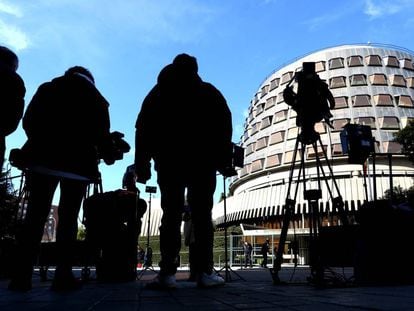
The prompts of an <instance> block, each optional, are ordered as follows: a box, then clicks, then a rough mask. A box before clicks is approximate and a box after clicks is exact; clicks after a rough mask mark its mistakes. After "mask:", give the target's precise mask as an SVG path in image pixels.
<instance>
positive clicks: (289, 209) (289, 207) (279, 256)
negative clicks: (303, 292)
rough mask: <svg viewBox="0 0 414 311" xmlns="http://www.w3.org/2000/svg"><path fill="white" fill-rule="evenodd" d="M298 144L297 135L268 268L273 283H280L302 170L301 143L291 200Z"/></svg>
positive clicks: (303, 150) (302, 152) (302, 154)
mask: <svg viewBox="0 0 414 311" xmlns="http://www.w3.org/2000/svg"><path fill="white" fill-rule="evenodd" d="M298 146H299V136H298V137H297V138H296V144H295V150H294V152H293V159H292V165H291V168H290V174H289V185H288V191H287V195H286V202H285V206H284V215H283V220H282V231H281V233H280V238H279V246H278V248H277V252H276V258H275V261H274V263H273V268H271V269H270V274H271V275H272V279H273V284H274V285H278V284H281V281H280V278H279V271H280V269H281V267H282V262H283V251H284V248H285V244H286V237H287V232H288V229H289V224H290V220H291V218H292V214H293V212H294V209H295V204H296V196H297V193H298V188H299V182H300V175H301V172H302V170H304V153H305V148H304V144H303V143H301V159H300V160H301V161H300V167H299V174H298V181H297V184H296V189H295V197H294V199H293V200H292V199H290V198H289V196H290V187H291V184H292V180H293V171H294V169H295V161H296V155H297V151H298Z"/></svg>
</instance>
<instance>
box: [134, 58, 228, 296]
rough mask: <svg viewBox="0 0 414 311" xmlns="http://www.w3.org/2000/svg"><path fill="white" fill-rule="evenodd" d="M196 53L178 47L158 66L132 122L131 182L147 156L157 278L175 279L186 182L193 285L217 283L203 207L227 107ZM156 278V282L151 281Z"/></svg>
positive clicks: (222, 141) (219, 160) (207, 208)
mask: <svg viewBox="0 0 414 311" xmlns="http://www.w3.org/2000/svg"><path fill="white" fill-rule="evenodd" d="M197 66H198V65H197V61H196V59H195V58H194V57H192V56H189V55H187V54H180V55H178V56H177V57H176V58H175V59H174V61H173V63H172V64H170V65H167V66H166V67H165V68H164V69H163V70H161V72H160V74H159V76H158V83H157V85H156V86H155V87H154V88H153V89H152V90H151V91H150V92H149V94H148V95H147V96H146V98H145V100H144V102H143V104H142V107H141V111H140V113H139V115H138V118H137V122H136V142H135V148H136V150H135V169H136V174H137V178H138V182H142V183H145V182H146V181H147V180H148V179H149V178H150V176H151V171H150V160H151V159H153V160H154V163H155V170H156V171H157V177H158V184H159V187H160V190H161V208H162V210H163V215H162V220H161V227H160V251H161V261H160V263H159V265H160V274H159V276H158V279H157V281H158V283H159V285H160V286H161V287H168V288H171V287H175V285H176V282H175V272H176V269H177V267H176V264H175V258H177V256H178V254H179V251H180V247H181V235H180V225H181V221H182V210H183V206H184V193H185V190H186V189H187V198H188V204H189V205H190V206H191V217H192V222H193V225H194V236H195V248H196V251H195V253H194V254H195V256H196V258H195V261H196V262H197V269H198V271H197V273H198V286H200V287H210V286H216V285H222V284H224V280H223V278H221V277H220V276H218V275H216V274H215V273H213V225H212V220H211V209H212V207H213V195H214V191H215V187H216V171H217V170H219V171H221V170H225V169H226V168H228V167H229V166H231V154H232V152H231V150H232V149H231V148H232V145H231V137H232V123H231V112H230V110H229V108H228V106H227V103H226V100H225V99H224V97H223V96H222V94H221V93H220V92H219V91H218V90H217V89H216V88H215V87H214V86H213V85H211V84H209V83H206V82H203V81H202V80H201V78H200V77H199V76H198V73H197V71H198V67H197ZM155 284H156V283H155Z"/></svg>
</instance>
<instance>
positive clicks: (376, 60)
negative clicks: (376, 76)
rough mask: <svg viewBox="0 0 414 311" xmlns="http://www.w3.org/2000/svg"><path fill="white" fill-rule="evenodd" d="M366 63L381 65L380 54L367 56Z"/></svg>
mask: <svg viewBox="0 0 414 311" xmlns="http://www.w3.org/2000/svg"><path fill="white" fill-rule="evenodd" d="M365 63H366V64H367V65H368V66H381V65H382V64H381V57H380V56H379V55H368V56H365Z"/></svg>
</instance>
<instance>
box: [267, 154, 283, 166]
mask: <svg viewBox="0 0 414 311" xmlns="http://www.w3.org/2000/svg"><path fill="white" fill-rule="evenodd" d="M281 162H282V154H280V153H278V154H273V155H270V156H268V157H267V158H266V166H265V168H270V167H274V166H279V165H280V164H281Z"/></svg>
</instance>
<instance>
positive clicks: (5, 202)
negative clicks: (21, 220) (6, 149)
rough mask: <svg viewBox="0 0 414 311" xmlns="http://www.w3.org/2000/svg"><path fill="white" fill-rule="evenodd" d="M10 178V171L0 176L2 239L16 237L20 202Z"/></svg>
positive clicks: (0, 231)
mask: <svg viewBox="0 0 414 311" xmlns="http://www.w3.org/2000/svg"><path fill="white" fill-rule="evenodd" d="M9 177H10V171H6V172H1V174H0V238H3V237H11V236H14V231H15V229H16V216H17V212H18V208H19V200H18V197H17V191H15V190H14V188H13V184H12V182H11V180H10V178H9Z"/></svg>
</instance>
